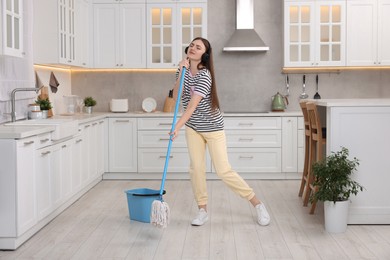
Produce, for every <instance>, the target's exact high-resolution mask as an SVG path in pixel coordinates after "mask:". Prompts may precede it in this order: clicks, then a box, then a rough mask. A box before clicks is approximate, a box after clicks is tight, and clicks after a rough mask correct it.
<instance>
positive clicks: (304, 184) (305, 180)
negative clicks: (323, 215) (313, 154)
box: [298, 136, 309, 197]
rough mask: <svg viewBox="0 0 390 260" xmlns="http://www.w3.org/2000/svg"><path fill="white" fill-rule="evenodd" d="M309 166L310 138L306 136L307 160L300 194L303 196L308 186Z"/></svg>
mask: <svg viewBox="0 0 390 260" xmlns="http://www.w3.org/2000/svg"><path fill="white" fill-rule="evenodd" d="M308 168H309V139H308V137H307V136H306V137H305V162H304V165H303V172H302V180H301V186H300V188H299V193H298V196H299V197H302V195H303V191H304V189H305V186H306V182H307V181H308V180H309V178H308Z"/></svg>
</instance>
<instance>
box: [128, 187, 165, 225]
mask: <svg viewBox="0 0 390 260" xmlns="http://www.w3.org/2000/svg"><path fill="white" fill-rule="evenodd" d="M125 193H126V194H127V205H128V207H129V215H130V219H132V220H135V221H140V222H145V223H150V212H151V209H152V203H153V201H155V200H160V190H152V189H146V188H141V189H134V190H127V191H125ZM163 194H165V190H164V192H163Z"/></svg>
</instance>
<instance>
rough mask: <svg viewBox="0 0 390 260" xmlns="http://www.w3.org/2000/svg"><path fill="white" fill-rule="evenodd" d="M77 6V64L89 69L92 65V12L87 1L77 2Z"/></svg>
mask: <svg viewBox="0 0 390 260" xmlns="http://www.w3.org/2000/svg"><path fill="white" fill-rule="evenodd" d="M75 4H76V6H75V22H74V26H75V28H74V32H75V50H74V51H75V63H76V64H77V65H78V66H82V67H87V66H89V65H90V61H89V56H90V55H89V49H90V46H89V44H90V40H89V39H90V37H91V36H90V30H89V24H90V15H89V13H90V10H89V3H88V1H86V0H76V3H75Z"/></svg>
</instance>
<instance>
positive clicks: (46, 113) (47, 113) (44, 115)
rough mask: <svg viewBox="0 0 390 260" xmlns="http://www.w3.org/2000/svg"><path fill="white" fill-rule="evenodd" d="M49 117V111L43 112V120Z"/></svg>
mask: <svg viewBox="0 0 390 260" xmlns="http://www.w3.org/2000/svg"><path fill="white" fill-rule="evenodd" d="M48 117H49V110H42V118H48Z"/></svg>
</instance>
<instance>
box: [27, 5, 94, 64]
mask: <svg viewBox="0 0 390 260" xmlns="http://www.w3.org/2000/svg"><path fill="white" fill-rule="evenodd" d="M33 7H34V33H33V46H34V47H33V48H34V63H36V64H64V65H70V66H86V65H87V64H88V57H87V56H86V55H85V54H86V53H87V52H86V51H85V49H86V44H88V41H86V39H87V37H86V35H88V28H87V27H86V26H87V25H88V20H87V19H88V13H89V9H88V1H86V0H34V2H33ZM83 39H84V40H83Z"/></svg>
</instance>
